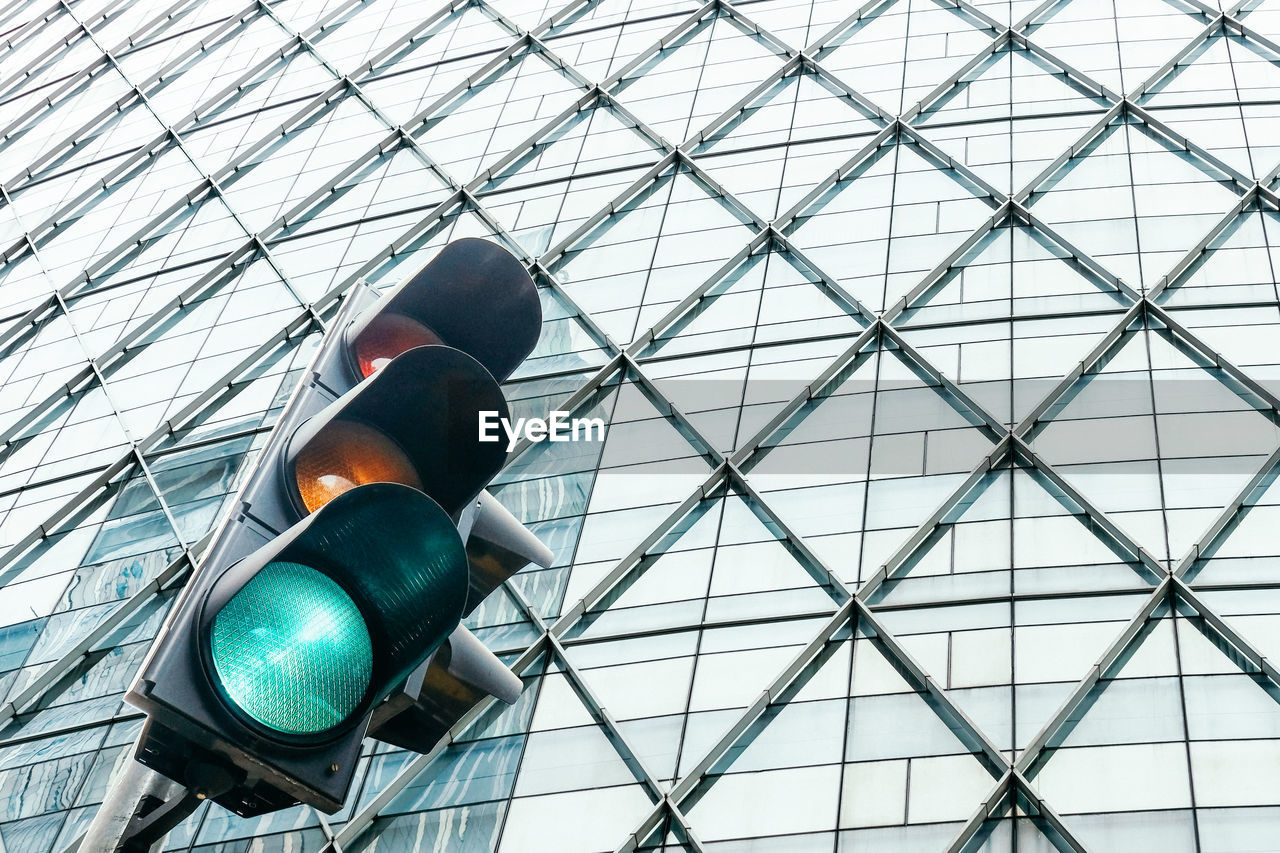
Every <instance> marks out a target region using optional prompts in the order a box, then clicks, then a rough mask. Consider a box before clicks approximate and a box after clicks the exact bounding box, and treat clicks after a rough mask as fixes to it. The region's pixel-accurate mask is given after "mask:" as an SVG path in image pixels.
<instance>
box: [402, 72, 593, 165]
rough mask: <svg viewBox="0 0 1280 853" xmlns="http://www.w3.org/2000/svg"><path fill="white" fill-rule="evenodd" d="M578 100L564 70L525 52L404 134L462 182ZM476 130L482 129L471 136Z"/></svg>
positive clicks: (512, 148) (499, 157) (579, 91)
mask: <svg viewBox="0 0 1280 853" xmlns="http://www.w3.org/2000/svg"><path fill="white" fill-rule="evenodd" d="M581 95H582V90H581V89H579V88H578V85H577V84H576V83H575V82H574V81H573V80H572V79H571V78H570V77H569V76H568V75H567V74H566V73H565V72H564V71H562V70H561V69H559V68H558V67H556V66H555V65H553V64H551V63H550V62H549V61H547V60H546V59H545V58H543V57H542V56H541V55H540V54H539V53H537V52H533V53H528V52H526V53H523V54H517V55H516V56H515V57H513V58H512V59H511V60H510V61H509V62H508V63H505V64H504V65H503V67H502V68H501V69H499V70H497V71H495V72H493V73H492V74H490V75H488V76H487V77H486V78H485V79H484V80H482V81H478V82H477V83H476V84H475V85H474V86H472V87H470V88H468V89H467V90H466V91H464V92H462V93H461V94H458V95H456V96H455V97H453V98H451V99H450V100H449V101H448V102H447V103H445V104H442V105H441V106H440V108H439V109H437V110H436V111H435V112H434V113H432V114H431V115H430V116H428V117H427V118H426V119H424V120H423V122H422V123H421V124H419V125H413V126H411V127H410V130H411V131H412V132H413V135H414V137H416V138H417V140H418V141H419V142H420V143H422V146H423V147H424V148H425V149H426V150H427V154H428V156H430V157H431V159H432V160H434V161H435V162H437V163H439V164H440V165H441V166H442V167H443V168H444V171H445V172H447V173H448V174H450V175H452V176H453V177H454V178H455V179H456V180H457V181H459V182H461V183H467V182H468V181H470V180H471V179H472V178H474V177H475V176H476V175H478V174H480V172H482V171H483V167H484V166H485V165H486V164H489V163H493V162H496V161H497V160H499V159H501V158H502V156H503V155H505V154H507V153H508V152H510V151H512V150H514V149H515V148H516V147H517V146H519V145H521V144H522V143H524V142H525V141H526V140H527V139H528V138H529V137H530V136H532V135H533V134H534V133H536V132H538V131H539V130H541V129H542V128H543V127H544V126H545V125H546V123H547V122H549V121H550V120H551V119H552V118H554V117H555V116H557V115H558V114H560V113H561V112H562V111H563V110H564V109H565V107H567V106H569V105H570V104H571V103H573V101H574V99H575V98H576V97H579V96H581ZM481 127H482V128H485V130H484V131H483V132H477V130H476V128H481Z"/></svg>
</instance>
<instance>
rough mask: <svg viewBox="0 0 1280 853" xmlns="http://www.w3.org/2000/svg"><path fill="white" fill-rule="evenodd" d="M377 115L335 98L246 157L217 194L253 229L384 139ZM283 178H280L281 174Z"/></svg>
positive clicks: (349, 100) (352, 100)
mask: <svg viewBox="0 0 1280 853" xmlns="http://www.w3.org/2000/svg"><path fill="white" fill-rule="evenodd" d="M387 132H388V129H387V127H386V125H385V124H383V122H382V121H381V120H380V119H379V118H378V116H377V115H376V114H375V113H374V112H373V111H372V110H370V109H369V108H367V107H366V106H364V104H363V103H361V102H360V101H359V99H357V98H354V97H346V98H342V99H340V100H338V101H336V102H334V104H333V106H332V107H329V108H327V109H325V110H324V111H323V112H322V113H321V114H320V115H317V116H315V117H314V118H312V119H311V120H309V121H308V122H307V123H305V124H303V125H302V126H300V127H298V128H295V129H291V130H290V131H288V132H287V133H283V134H281V135H280V136H279V138H278V139H276V140H275V141H273V142H272V143H271V144H270V145H268V146H266V147H265V148H263V149H262V150H260V151H258V152H257V153H255V154H254V156H252V157H250V158H249V160H248V162H246V163H244V164H243V165H242V166H241V168H240V169H238V170H237V171H236V172H235V173H234V174H233V175H231V176H229V177H228V178H227V179H226V180H225V183H224V184H223V186H222V197H223V198H224V199H226V202H227V205H228V206H229V207H231V208H232V209H233V210H235V211H236V213H237V214H238V215H239V217H240V220H241V221H242V222H244V224H245V227H246V228H248V229H249V230H250V231H252V232H254V233H256V232H259V231H262V230H263V229H265V228H266V227H267V225H268V224H270V223H272V222H274V221H275V220H276V219H277V217H279V216H282V215H285V214H287V213H289V212H290V211H291V210H292V209H293V208H294V207H295V206H296V205H297V204H298V203H300V202H301V201H302V200H303V199H305V198H307V196H309V195H311V193H312V192H314V191H315V190H317V189H319V188H320V187H321V186H323V185H324V184H325V183H326V182H328V181H332V180H333V179H334V178H335V177H336V176H337V175H338V173H340V172H342V171H343V170H345V169H346V167H347V166H349V165H350V164H351V161H352V159H353V157H356V156H358V155H357V154H356V153H355V152H359V151H364V150H368V149H369V148H371V147H372V146H373V145H374V144H375V143H376V142H378V141H379V140H380V139H383V138H385V137H386V135H387ZM282 176H285V177H282Z"/></svg>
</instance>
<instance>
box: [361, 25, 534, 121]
mask: <svg viewBox="0 0 1280 853" xmlns="http://www.w3.org/2000/svg"><path fill="white" fill-rule="evenodd" d="M514 40H515V37H514V36H513V35H512V34H511V33H509V32H508V31H507V30H506V29H505V28H504V27H502V25H500V24H499V23H498V22H497V21H495V20H494V19H493V17H492V16H491V15H490V14H489V13H488V12H487V11H485V10H484V9H483V8H482V7H481V6H478V5H475V4H472V3H468V4H466V5H464V6H461V7H458V8H457V10H456V11H454V12H452V13H450V14H449V15H447V16H445V17H444V18H442V19H441V20H439V21H437V22H436V23H435V24H434V25H433V26H432V27H431V28H430V29H428V30H427V31H426V32H425V33H421V34H419V35H418V37H417V38H415V39H414V40H413V42H412V43H411V44H406V45H404V46H402V47H401V48H400V49H399V50H397V51H395V52H394V53H393V54H392V55H391V56H389V57H387V58H386V59H384V60H383V61H382V62H381V63H379V64H378V65H377V66H376V67H375V68H373V69H372V71H370V72H369V75H368V76H367V77H366V78H364V79H362V80H361V82H360V88H361V89H363V90H364V91H365V92H366V93H367V94H368V95H369V97H370V98H372V99H373V100H374V102H376V103H377V104H378V106H379V107H380V108H381V109H382V110H383V112H385V113H386V115H387V116H388V117H389V118H390V119H391V120H392V121H394V122H398V123H400V124H404V123H405V122H408V121H409V120H410V119H411V118H413V117H414V116H416V115H419V114H420V113H421V112H423V111H425V110H427V109H428V108H429V107H431V106H432V105H433V104H435V103H436V102H437V101H438V100H439V99H440V98H443V97H444V96H445V95H446V94H448V93H449V91H450V90H451V89H453V87H455V86H457V85H458V84H460V83H462V81H463V80H466V79H467V77H468V76H470V75H472V74H474V73H475V72H476V71H477V70H479V69H480V68H481V67H483V66H484V65H485V64H486V63H488V62H490V61H492V60H493V58H494V57H495V56H496V55H497V54H498V53H499V51H501V50H502V49H503V48H505V47H506V46H507V45H509V44H511V42H512V41H514ZM446 59H448V60H449V61H445V60H446ZM528 133H529V131H526V132H525V135H528Z"/></svg>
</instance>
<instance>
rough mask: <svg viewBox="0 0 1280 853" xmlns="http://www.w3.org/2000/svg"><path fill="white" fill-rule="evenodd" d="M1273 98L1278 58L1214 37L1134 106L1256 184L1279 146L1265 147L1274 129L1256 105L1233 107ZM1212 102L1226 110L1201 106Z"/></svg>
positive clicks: (1279, 76)
mask: <svg viewBox="0 0 1280 853" xmlns="http://www.w3.org/2000/svg"><path fill="white" fill-rule="evenodd" d="M1277 94H1280V56H1277V55H1276V54H1274V53H1272V52H1271V51H1270V50H1268V49H1267V48H1266V47H1264V46H1263V45H1260V44H1257V43H1256V42H1254V41H1253V40H1252V39H1248V38H1244V37H1241V36H1239V35H1236V34H1235V33H1231V32H1219V33H1218V34H1217V35H1215V36H1213V37H1211V38H1209V39H1206V40H1205V41H1204V42H1203V44H1201V45H1200V46H1199V47H1198V48H1197V49H1196V50H1195V51H1194V52H1193V53H1192V54H1191V55H1190V56H1189V57H1187V58H1186V59H1184V60H1183V61H1182V63H1180V64H1179V65H1178V66H1177V68H1175V69H1173V70H1172V71H1171V72H1170V73H1169V74H1168V75H1167V76H1165V77H1163V78H1161V79H1160V81H1159V82H1158V83H1157V84H1156V85H1154V86H1152V87H1151V88H1150V89H1148V90H1147V91H1146V93H1145V94H1144V95H1143V96H1142V98H1141V100H1140V101H1139V103H1140V104H1142V105H1143V106H1145V107H1146V108H1147V109H1148V110H1149V111H1150V112H1151V114H1152V115H1154V116H1155V117H1156V118H1158V119H1160V120H1161V121H1163V122H1165V123H1166V124H1167V125H1169V126H1170V127H1171V128H1173V130H1175V131H1177V132H1178V133H1181V134H1184V135H1186V136H1187V137H1188V138H1189V139H1191V140H1192V141H1194V142H1197V143H1199V144H1201V145H1203V146H1204V148H1205V149H1207V150H1208V151H1211V152H1212V153H1213V154H1215V155H1217V156H1218V157H1219V158H1221V159H1222V160H1223V161H1224V162H1225V163H1227V164H1228V165H1230V166H1232V167H1234V168H1236V169H1237V170H1239V171H1240V172H1242V173H1243V174H1246V175H1253V176H1255V177H1258V178H1261V177H1263V176H1265V175H1266V174H1267V173H1268V172H1270V171H1271V169H1272V167H1274V166H1275V165H1276V161H1277V160H1280V145H1275V144H1268V143H1270V142H1271V141H1272V140H1273V137H1274V133H1275V128H1276V121H1275V116H1274V113H1273V112H1272V111H1270V110H1266V109H1262V110H1259V109H1258V107H1257V106H1256V104H1254V105H1245V104H1241V105H1240V106H1236V105H1235V104H1236V102H1257V101H1262V100H1272V99H1274V98H1275V97H1276V95H1277ZM1213 102H1216V103H1220V104H1231V106H1221V107H1205V106H1203V105H1204V104H1206V103H1213ZM1191 107H1194V108H1191Z"/></svg>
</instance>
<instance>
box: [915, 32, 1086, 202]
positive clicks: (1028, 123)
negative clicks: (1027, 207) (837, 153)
mask: <svg viewBox="0 0 1280 853" xmlns="http://www.w3.org/2000/svg"><path fill="white" fill-rule="evenodd" d="M1011 101H1012V103H1013V104H1014V107H1013V111H1014V112H1016V113H1017V118H1016V119H1015V118H1012V117H1011V116H1010V112H1009V110H1010V106H1009V105H1010V102H1011ZM1110 107H1111V102H1110V101H1108V100H1106V99H1105V98H1103V97H1101V96H1100V95H1098V94H1096V93H1094V92H1091V91H1090V90H1088V89H1087V88H1085V87H1084V86H1081V85H1079V84H1078V83H1076V82H1075V81H1074V80H1072V79H1071V78H1070V77H1068V76H1067V75H1065V74H1064V73H1063V71H1062V69H1060V68H1058V67H1057V66H1056V65H1054V64H1052V63H1051V62H1049V61H1048V60H1046V59H1044V58H1043V57H1041V56H1040V55H1039V54H1037V53H1036V52H1035V51H1033V50H1028V49H1026V48H1023V47H1021V46H1018V45H1012V44H1011V45H1006V46H1005V47H1003V48H1001V49H1000V50H998V51H996V52H995V53H993V54H991V55H990V56H989V57H987V58H986V59H985V60H984V61H983V62H982V63H981V64H979V65H978V66H977V67H975V68H974V69H973V70H971V71H970V72H968V73H967V74H965V75H964V76H963V77H962V78H961V79H960V82H959V83H958V84H957V85H956V86H954V87H952V88H951V90H950V91H948V92H947V93H946V94H945V95H943V96H942V97H941V98H939V99H938V100H936V101H934V102H932V103H931V104H929V105H928V106H927V107H926V108H925V109H924V110H923V111H922V112H921V113H920V115H919V117H917V118H916V119H915V120H914V121H913V124H915V125H916V126H918V127H920V128H922V129H923V130H924V132H925V134H926V135H927V136H928V137H929V138H930V139H931V140H933V141H934V142H936V143H937V144H938V146H939V147H940V148H942V150H944V151H946V152H947V153H948V154H950V155H952V156H953V157H956V158H957V159H959V160H961V161H963V162H964V164H965V165H967V166H968V167H969V168H971V169H973V170H974V171H975V172H977V173H978V175H980V176H981V177H982V178H984V179H985V180H986V181H987V182H988V183H990V184H991V185H992V186H995V187H999V188H1001V189H1003V190H1005V191H1007V192H1010V193H1012V192H1014V191H1016V190H1019V189H1021V188H1022V187H1023V186H1025V185H1026V183H1027V182H1028V181H1030V180H1031V179H1032V178H1034V177H1035V176H1036V175H1038V174H1039V173H1040V171H1041V170H1042V169H1044V167H1045V166H1046V165H1048V163H1049V162H1050V161H1051V160H1052V159H1053V158H1054V157H1056V156H1057V155H1058V154H1059V153H1060V152H1062V151H1063V150H1065V149H1066V148H1068V147H1069V146H1070V145H1071V143H1072V142H1075V141H1076V140H1077V139H1079V138H1080V136H1081V135H1082V134H1083V133H1084V131H1085V129H1086V128H1088V127H1090V126H1092V125H1093V124H1094V123H1095V122H1096V121H1097V120H1098V119H1099V118H1100V117H1101V116H1102V114H1103V113H1105V112H1106V111H1107V110H1108V109H1109V108H1110Z"/></svg>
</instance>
